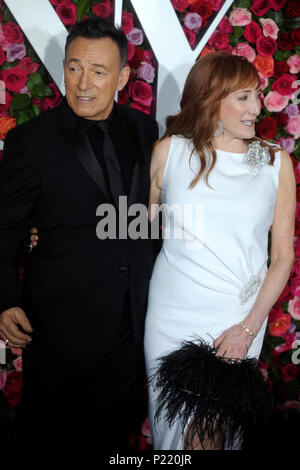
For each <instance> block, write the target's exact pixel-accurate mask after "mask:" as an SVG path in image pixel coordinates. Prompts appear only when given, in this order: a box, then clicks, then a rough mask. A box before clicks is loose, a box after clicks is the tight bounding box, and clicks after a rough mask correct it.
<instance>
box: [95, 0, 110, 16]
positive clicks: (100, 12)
mask: <svg viewBox="0 0 300 470" xmlns="http://www.w3.org/2000/svg"><path fill="white" fill-rule="evenodd" d="M92 10H93V13H95V15H97V16H101V18H108V17H109V16H110V14H111V5H110V0H105V2H102V3H97V5H94V6H93V8H92Z"/></svg>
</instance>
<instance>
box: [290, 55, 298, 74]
mask: <svg viewBox="0 0 300 470" xmlns="http://www.w3.org/2000/svg"><path fill="white" fill-rule="evenodd" d="M287 64H288V66H289V67H290V73H299V72H300V56H299V55H298V54H294V55H291V56H290V57H289V58H288V60H287Z"/></svg>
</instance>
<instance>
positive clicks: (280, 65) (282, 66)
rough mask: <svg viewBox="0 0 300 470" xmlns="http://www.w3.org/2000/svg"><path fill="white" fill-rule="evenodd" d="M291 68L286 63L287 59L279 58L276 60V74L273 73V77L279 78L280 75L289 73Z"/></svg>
mask: <svg viewBox="0 0 300 470" xmlns="http://www.w3.org/2000/svg"><path fill="white" fill-rule="evenodd" d="M289 70H290V68H289V66H288V64H287V63H286V61H285V60H277V61H276V62H275V68H274V74H273V77H274V78H278V77H280V75H282V74H283V73H287V72H289Z"/></svg>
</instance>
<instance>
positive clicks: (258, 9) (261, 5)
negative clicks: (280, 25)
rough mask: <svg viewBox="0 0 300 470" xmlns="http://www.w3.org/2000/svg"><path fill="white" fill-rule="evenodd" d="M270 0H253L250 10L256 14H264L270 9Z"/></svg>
mask: <svg viewBox="0 0 300 470" xmlns="http://www.w3.org/2000/svg"><path fill="white" fill-rule="evenodd" d="M270 7H271V6H270V3H269V0H253V3H252V6H251V7H250V10H251V11H252V12H253V13H254V15H256V16H263V15H264V14H265V13H267V11H269V10H270Z"/></svg>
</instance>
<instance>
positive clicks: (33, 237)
mask: <svg viewBox="0 0 300 470" xmlns="http://www.w3.org/2000/svg"><path fill="white" fill-rule="evenodd" d="M29 232H30V245H29V248H30V251H32V250H33V248H34V247H35V246H37V244H38V241H39V237H38V229H37V228H35V227H31V229H30V230H29Z"/></svg>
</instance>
